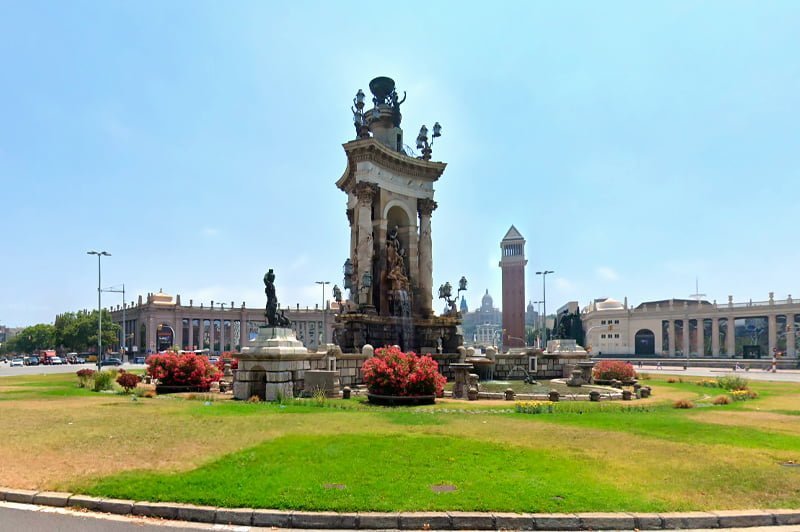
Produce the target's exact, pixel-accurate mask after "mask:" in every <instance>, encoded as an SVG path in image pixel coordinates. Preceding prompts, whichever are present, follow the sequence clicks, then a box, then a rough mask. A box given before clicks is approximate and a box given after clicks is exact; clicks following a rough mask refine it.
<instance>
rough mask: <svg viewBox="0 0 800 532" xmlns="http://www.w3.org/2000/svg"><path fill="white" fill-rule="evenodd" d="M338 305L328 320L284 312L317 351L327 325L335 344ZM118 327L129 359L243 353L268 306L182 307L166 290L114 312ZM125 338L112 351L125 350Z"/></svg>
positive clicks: (307, 312) (306, 312)
mask: <svg viewBox="0 0 800 532" xmlns="http://www.w3.org/2000/svg"><path fill="white" fill-rule="evenodd" d="M335 305H336V303H333V304H329V307H328V308H327V316H323V312H322V309H320V308H318V307H315V308H313V309H309V308H305V309H301V308H300V306H299V305H297V306H296V307H295V308H283V309H280V310H281V311H282V312H284V313H285V315H286V317H287V318H289V320H290V322H291V327H292V329H293V330H294V331H295V334H296V335H297V339H298V340H300V341H301V342H303V345H305V346H306V347H308V348H309V349H317V347H318V346H319V344H320V341H321V338H322V329H323V323H325V325H326V327H327V332H326V334H325V338H326V340H327V341H328V342H331V339H332V337H333V336H332V332H333V321H334V320H333V316H334V313H335V312H336V311H337V308H336V307H335ZM109 311H110V312H111V319H112V320H113V321H114V323H117V324H118V325H120V327H122V326H123V320H124V330H125V346H126V348H127V349H126V351H127V352H128V353H129V354H130V355H132V356H133V355H134V354H142V355H144V354H146V353H153V352H157V351H163V350H165V349H169V348H170V347H175V346H177V347H178V348H179V349H186V350H195V349H208V351H209V352H211V353H222V352H224V351H238V350H240V349H241V348H242V347H245V346H247V345H249V344H250V342H251V341H252V340H254V339H255V337H256V335H257V334H258V327H259V326H262V325H264V322H265V317H264V308H263V307H258V308H247V307H246V306H245V304H244V302H242V303H241V304H240V305H239V306H235V305H234V302H233V301H231V302H230V304H228V303H220V302H217V303H215V302H214V301H212V302H211V305H210V306H207V305H204V304H202V303H201V304H200V305H199V306H198V305H195V304H194V302H193V301H192V300H191V299H190V300H189V304H188V305H183V304H181V296H180V294H179V295H177V296H175V297H173V296H171V295H168V294H165V293H163V292H158V293H155V294H148V295H147V298H146V299H143V298H142V296H139V299H138V302H137V303H135V304H133V303H131V304H128V305H126V306H125V309H124V312H123V308H122V306H120V305H117V306H116V307H115V308H111V309H109ZM121 344H122V339H120V341H119V342H118V344H117V345H115V346H109V347H110V348H113V349H116V350H118V351H121Z"/></svg>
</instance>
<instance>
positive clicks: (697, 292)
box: [689, 277, 706, 303]
mask: <svg viewBox="0 0 800 532" xmlns="http://www.w3.org/2000/svg"><path fill="white" fill-rule="evenodd" d="M689 297H691V298H692V299H694V300H695V301H697V302H698V303H699V302H700V301H702V300H703V298H704V297H706V294H701V293H700V287H699V283H698V282H697V277H695V278H694V294H690V295H689Z"/></svg>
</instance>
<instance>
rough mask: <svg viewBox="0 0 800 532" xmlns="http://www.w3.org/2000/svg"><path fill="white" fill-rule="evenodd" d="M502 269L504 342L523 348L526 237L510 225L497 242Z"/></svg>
mask: <svg viewBox="0 0 800 532" xmlns="http://www.w3.org/2000/svg"><path fill="white" fill-rule="evenodd" d="M500 250H501V252H502V255H501V257H500V268H501V269H502V271H503V345H504V346H508V347H525V265H526V264H527V263H528V261H527V260H525V239H524V238H522V235H521V234H520V233H519V231H517V229H516V227H514V226H513V225H512V226H511V228H510V229H509V230H508V232H507V233H506V236H504V237H503V240H501V241H500Z"/></svg>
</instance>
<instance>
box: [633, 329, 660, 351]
mask: <svg viewBox="0 0 800 532" xmlns="http://www.w3.org/2000/svg"><path fill="white" fill-rule="evenodd" d="M634 345H635V346H636V348H635V349H636V354H637V355H655V354H656V335H655V334H653V331H651V330H650V329H639V330H638V331H636V336H635V337H634Z"/></svg>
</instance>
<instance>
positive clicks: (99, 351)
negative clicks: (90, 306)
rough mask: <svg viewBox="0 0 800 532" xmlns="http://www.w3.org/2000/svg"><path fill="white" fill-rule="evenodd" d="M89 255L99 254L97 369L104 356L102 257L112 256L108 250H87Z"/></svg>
mask: <svg viewBox="0 0 800 532" xmlns="http://www.w3.org/2000/svg"><path fill="white" fill-rule="evenodd" d="M86 254H87V255H97V369H100V357H101V356H103V309H102V307H101V306H100V305H101V302H100V298H101V296H102V294H103V289H102V288H100V279H101V275H100V258H101V257H104V256H105V257H110V256H111V253H108V252H107V251H94V250H92V251H87V252H86Z"/></svg>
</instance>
